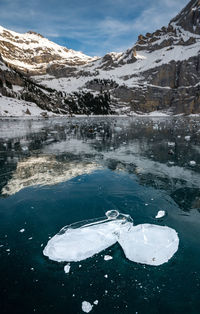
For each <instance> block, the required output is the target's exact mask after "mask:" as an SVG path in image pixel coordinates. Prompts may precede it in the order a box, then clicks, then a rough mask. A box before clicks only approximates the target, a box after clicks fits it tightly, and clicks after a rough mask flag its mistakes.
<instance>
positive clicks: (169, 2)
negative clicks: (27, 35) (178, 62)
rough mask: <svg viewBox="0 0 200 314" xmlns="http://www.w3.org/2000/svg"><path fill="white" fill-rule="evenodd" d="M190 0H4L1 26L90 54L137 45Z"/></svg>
mask: <svg viewBox="0 0 200 314" xmlns="http://www.w3.org/2000/svg"><path fill="white" fill-rule="evenodd" d="M187 2H189V0H142V1H140V0H57V1H56V0H0V25H1V26H3V27H5V28H8V29H11V30H15V31H17V32H26V31H28V30H34V31H36V32H38V33H40V34H42V35H44V36H45V37H47V38H49V39H50V40H53V41H54V42H57V43H58V44H60V45H63V46H66V47H68V48H72V49H75V50H81V51H83V52H84V53H86V54H88V55H91V56H93V55H99V56H101V55H104V54H105V53H107V52H110V51H123V50H125V49H127V48H129V47H132V46H133V44H134V42H135V41H136V40H137V36H138V35H139V34H141V33H142V34H145V33H146V32H152V31H154V30H156V29H157V28H160V27H161V26H164V25H167V24H168V22H169V20H170V19H171V18H172V17H174V16H175V15H176V14H177V13H178V12H179V11H180V10H181V9H182V8H183V7H184V6H185V5H186V4H187Z"/></svg>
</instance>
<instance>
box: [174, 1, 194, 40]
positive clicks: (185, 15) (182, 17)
mask: <svg viewBox="0 0 200 314" xmlns="http://www.w3.org/2000/svg"><path fill="white" fill-rule="evenodd" d="M172 23H176V25H178V26H181V27H182V28H183V29H184V30H186V31H189V32H191V33H194V34H200V1H199V0H191V1H190V2H189V3H188V5H187V6H186V7H185V8H184V9H183V10H182V11H181V12H180V13H179V14H178V15H177V16H176V17H175V18H174V19H173V20H171V24H172Z"/></svg>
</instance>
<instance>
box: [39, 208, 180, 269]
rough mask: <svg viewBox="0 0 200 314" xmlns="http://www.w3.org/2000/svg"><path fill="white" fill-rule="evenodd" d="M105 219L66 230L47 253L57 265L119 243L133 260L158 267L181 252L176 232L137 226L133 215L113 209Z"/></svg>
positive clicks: (66, 228) (46, 249) (51, 241)
mask: <svg viewBox="0 0 200 314" xmlns="http://www.w3.org/2000/svg"><path fill="white" fill-rule="evenodd" d="M106 216H107V217H106V218H105V219H96V220H92V221H84V222H80V223H76V224H72V225H69V226H66V227H64V228H63V229H61V231H60V232H59V233H58V234H56V235H55V236H54V237H53V238H51V239H50V240H49V242H48V243H47V245H46V247H45V249H44V251H43V253H44V255H45V256H47V257H49V259H51V260H54V261H57V262H64V261H65V262H78V261H81V260H84V259H87V258H89V257H92V256H93V255H95V254H97V253H99V252H101V251H103V250H105V249H107V248H108V247H110V246H112V245H113V244H115V243H116V242H118V243H119V244H120V245H121V247H122V249H123V251H124V254H125V256H126V258H128V259H129V260H131V261H133V262H137V263H142V264H147V265H154V266H158V265H161V264H163V263H166V262H167V261H168V260H169V259H170V258H171V257H172V256H173V255H174V254H175V252H176V251H177V250H178V245H179V238H178V235H177V233H176V231H175V230H173V229H171V228H169V227H162V226H157V225H151V224H141V225H137V226H134V225H133V220H132V218H131V217H130V216H129V215H124V214H119V213H118V211H115V210H112V211H108V212H107V213H106Z"/></svg>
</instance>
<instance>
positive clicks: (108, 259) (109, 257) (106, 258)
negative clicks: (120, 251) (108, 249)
mask: <svg viewBox="0 0 200 314" xmlns="http://www.w3.org/2000/svg"><path fill="white" fill-rule="evenodd" d="M111 259H113V257H112V256H110V255H105V256H104V261H110V260H111Z"/></svg>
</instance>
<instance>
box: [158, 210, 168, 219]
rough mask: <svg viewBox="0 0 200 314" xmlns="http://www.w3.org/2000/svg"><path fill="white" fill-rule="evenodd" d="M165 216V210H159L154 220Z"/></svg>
mask: <svg viewBox="0 0 200 314" xmlns="http://www.w3.org/2000/svg"><path fill="white" fill-rule="evenodd" d="M165 214H166V212H165V210H159V211H158V213H157V215H156V217H155V218H156V219H159V218H162V217H164V216H165Z"/></svg>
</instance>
